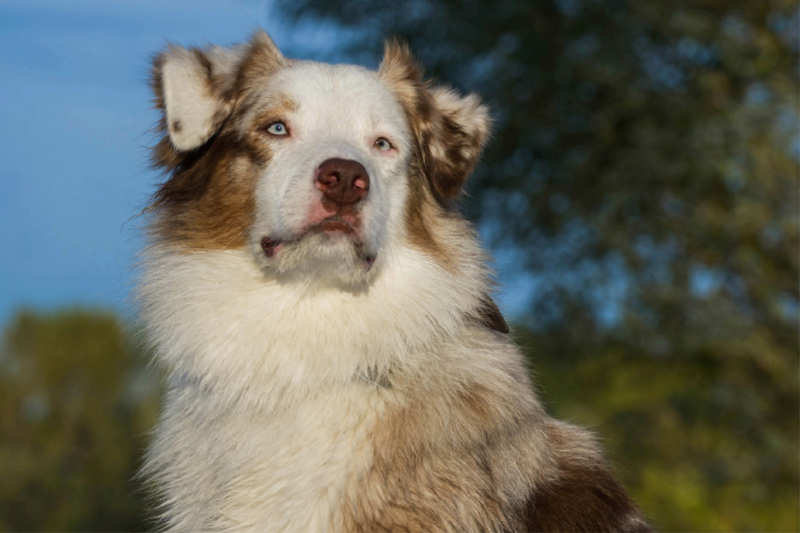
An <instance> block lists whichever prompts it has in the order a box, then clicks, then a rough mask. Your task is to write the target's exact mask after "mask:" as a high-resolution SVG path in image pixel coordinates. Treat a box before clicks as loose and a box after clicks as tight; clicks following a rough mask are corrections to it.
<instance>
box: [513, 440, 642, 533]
mask: <svg viewBox="0 0 800 533" xmlns="http://www.w3.org/2000/svg"><path fill="white" fill-rule="evenodd" d="M551 435H552V441H553V444H554V446H555V447H556V448H557V449H559V454H558V455H559V458H558V470H559V473H558V476H557V477H556V478H555V479H554V480H552V481H550V482H548V483H546V484H543V485H542V486H539V487H536V490H535V492H534V493H533V494H531V496H530V498H529V499H528V501H526V502H525V504H524V506H523V509H522V512H521V514H520V528H521V529H520V530H521V531H531V532H533V531H553V532H556V531H564V532H567V531H585V532H591V531H598V532H599V531H626V532H646V531H651V530H650V528H649V527H648V526H647V524H646V523H645V521H644V517H643V516H642V514H641V512H640V511H639V510H638V508H637V507H636V505H635V504H634V503H633V502H632V501H631V499H630V497H629V496H628V494H627V492H626V491H625V489H624V488H623V487H622V485H621V484H620V483H619V481H617V480H616V478H615V477H614V475H613V474H612V473H611V472H610V471H609V469H608V467H606V466H605V465H604V464H603V463H602V462H601V460H600V459H599V458H598V457H585V456H582V454H581V452H580V448H582V447H583V446H584V444H583V443H580V442H574V441H573V440H571V439H569V438H567V436H566V435H565V434H564V433H562V432H561V431H560V430H559V429H558V428H556V429H554V430H553V431H552V432H551Z"/></svg>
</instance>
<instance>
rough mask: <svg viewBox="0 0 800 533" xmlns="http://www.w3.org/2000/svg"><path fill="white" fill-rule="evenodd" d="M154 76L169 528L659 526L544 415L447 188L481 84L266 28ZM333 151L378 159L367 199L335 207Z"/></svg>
mask: <svg viewBox="0 0 800 533" xmlns="http://www.w3.org/2000/svg"><path fill="white" fill-rule="evenodd" d="M153 89H154V92H155V96H156V106H157V107H158V108H159V109H161V110H162V112H163V116H162V121H161V126H160V130H161V132H162V133H163V138H162V139H161V141H160V142H159V143H158V145H157V146H156V147H155V148H154V152H153V158H154V162H155V164H156V165H157V166H159V167H161V168H163V169H164V171H165V172H166V173H167V179H166V181H165V182H164V183H163V184H162V185H161V186H160V187H159V189H158V191H157V192H156V194H155V196H154V199H153V203H152V206H151V211H152V222H151V225H150V239H151V246H150V247H149V248H148V250H147V251H146V253H145V255H146V261H145V265H146V266H145V269H144V272H143V275H142V279H141V281H140V284H139V290H138V292H139V298H140V303H141V316H142V319H143V322H144V324H145V326H146V330H147V333H148V335H149V338H150V340H151V342H152V343H153V345H154V346H155V347H156V353H157V360H158V361H159V362H160V363H161V364H162V365H163V366H164V367H165V368H166V369H167V370H168V375H169V378H168V381H169V389H168V392H167V395H166V401H165V406H164V410H163V413H162V415H161V419H160V422H159V424H158V427H157V429H156V432H155V437H154V440H153V442H152V445H151V447H150V450H149V454H148V458H147V462H146V466H145V468H144V471H143V473H144V474H145V475H147V476H149V477H151V478H152V479H153V481H154V482H155V484H156V486H157V487H158V489H159V491H160V495H161V503H162V505H161V515H160V516H161V519H162V521H163V525H164V527H165V528H167V529H169V530H172V531H199V530H213V531H302V532H308V531H364V532H375V531H409V532H416V531H419V532H423V531H487V532H500V531H508V532H510V531H568V530H569V531H572V530H574V531H612V530H618V531H645V530H647V526H646V525H645V523H644V521H643V518H642V516H641V513H640V512H639V511H638V510H637V509H636V507H635V506H634V505H633V503H632V502H631V501H630V499H629V498H628V497H627V495H626V494H625V491H624V490H623V489H622V487H621V486H620V485H619V484H618V483H617V481H615V479H614V478H613V476H612V475H611V474H610V473H609V472H608V470H607V468H606V467H605V465H604V462H603V460H602V458H601V457H600V454H599V452H598V449H597V446H596V445H595V443H594V440H593V438H592V437H591V436H590V435H589V434H588V433H586V432H585V431H583V430H581V429H578V428H576V427H573V426H570V425H567V424H564V423H561V422H558V421H555V420H553V419H551V418H549V417H548V416H547V415H546V414H545V413H544V411H543V409H542V407H541V405H540V403H539V401H538V400H537V398H536V396H535V395H534V393H533V392H532V389H531V384H530V383H529V381H528V377H527V371H526V368H525V366H524V364H523V357H522V355H521V354H520V352H519V350H518V348H517V347H515V346H514V345H513V343H512V342H511V340H510V339H509V338H508V337H507V336H506V335H505V333H506V332H507V326H506V325H505V322H504V320H503V318H502V315H500V313H499V311H498V310H497V307H496V306H495V305H494V303H493V302H492V300H491V296H490V287H491V279H490V272H489V271H488V270H487V268H486V266H485V265H486V260H487V258H486V257H485V256H484V253H483V252H482V250H481V249H480V246H479V244H478V241H477V239H476V236H475V234H474V232H473V231H472V229H471V228H470V226H469V224H468V223H467V222H466V221H465V220H463V219H462V218H461V217H460V216H459V215H458V214H457V213H456V212H455V211H453V210H452V209H451V208H450V206H449V203H448V202H449V201H450V200H451V199H452V198H453V197H455V196H456V195H457V194H458V192H459V191H460V190H461V188H462V186H463V184H464V182H465V180H466V178H467V176H468V174H469V173H470V171H471V170H472V168H473V166H474V165H475V163H476V162H477V159H478V156H479V154H480V150H481V148H482V146H483V144H484V142H485V141H486V138H487V136H488V133H489V128H490V119H489V113H488V110H487V109H486V107H484V106H483V105H482V104H481V103H480V101H479V99H478V97H477V96H475V95H468V96H461V95H459V94H457V93H456V92H454V91H453V90H451V89H447V88H442V87H433V86H432V85H431V84H430V83H429V82H427V81H425V80H424V79H423V76H422V72H421V69H420V68H419V67H418V66H417V64H416V63H415V62H414V60H413V58H412V57H411V55H410V54H409V52H408V50H407V49H406V48H405V47H403V46H400V45H398V44H396V43H390V44H389V45H387V48H386V54H385V58H384V61H383V63H382V65H381V67H380V69H379V70H378V71H377V72H372V71H369V70H366V69H363V68H360V67H355V66H348V65H340V66H331V65H324V64H318V63H311V62H300V61H293V60H289V59H286V58H284V57H283V56H282V55H281V54H280V52H279V51H278V49H277V48H276V47H275V45H274V44H273V43H272V41H271V40H270V39H269V37H267V36H266V34H264V33H260V32H259V33H257V34H256V35H254V36H253V38H252V39H251V40H250V42H248V43H247V44H245V45H242V46H239V47H235V48H232V49H222V48H210V49H206V50H199V49H192V50H187V49H183V48H180V47H171V48H169V49H168V50H166V51H165V52H164V53H163V54H161V55H160V56H158V57H157V58H156V59H155V61H154V68H153ZM276 124H280V125H281V126H282V127H283V129H281V128H280V127H279V128H277V129H276V128H275V125H276ZM382 140H385V141H387V143H388V144H385V143H383V142H382ZM387 146H390V148H389V149H386V147H387ZM331 158H340V159H348V160H353V161H358V162H359V163H360V164H361V165H363V168H364V169H365V171H366V172H367V173H368V174H369V190H368V193H367V195H366V197H365V198H364V199H363V200H362V201H359V202H358V203H356V204H354V205H344V204H338V206H334V207H331V206H330V205H329V204H330V202H327V203H326V201H323V200H324V199H323V198H322V194H321V193H320V190H321V189H320V186H319V184H318V176H319V172H320V167H321V164H322V163H323V162H324V161H326V160H329V159H331Z"/></svg>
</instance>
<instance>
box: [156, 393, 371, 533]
mask: <svg viewBox="0 0 800 533" xmlns="http://www.w3.org/2000/svg"><path fill="white" fill-rule="evenodd" d="M385 394H386V392H385V391H383V390H382V389H380V388H379V387H377V386H375V385H372V384H369V383H366V382H364V383H359V382H357V381H356V382H353V383H352V384H351V385H350V386H346V387H340V388H338V390H336V391H326V392H321V393H320V394H318V395H315V396H314V397H310V398H308V399H306V400H305V401H302V402H298V403H295V404H293V405H291V406H287V408H284V409H279V410H277V411H273V412H270V413H266V412H264V411H252V410H248V409H242V408H240V407H236V408H225V407H223V406H221V405H219V404H215V403H214V402H209V401H208V400H209V398H208V397H207V395H206V394H205V393H203V392H201V391H200V389H198V388H196V387H195V386H194V385H190V386H187V387H184V388H182V389H181V390H174V391H173V396H172V401H171V402H170V403H169V405H168V407H167V409H166V412H165V413H164V415H163V417H162V421H161V427H160V430H159V433H158V437H157V439H156V442H155V444H154V446H153V448H152V450H151V467H154V466H155V467H158V468H159V470H161V477H162V481H163V482H164V488H165V489H166V491H167V493H168V497H169V499H171V500H173V502H172V503H173V506H172V509H171V510H170V515H171V516H172V518H171V523H172V525H173V526H175V529H178V530H199V529H213V530H217V531H266V530H269V531H329V530H331V529H332V528H333V526H334V524H335V522H336V519H337V508H338V505H339V503H340V500H341V496H342V493H343V492H344V491H345V489H346V488H347V486H348V485H351V484H354V483H358V481H359V478H360V477H362V476H363V475H364V474H365V473H366V472H367V470H368V469H369V467H370V465H371V460H372V452H371V450H372V448H371V442H370V434H371V432H372V428H373V426H374V424H376V423H378V422H379V420H380V418H381V414H382V412H383V409H384V402H383V397H384V396H385Z"/></svg>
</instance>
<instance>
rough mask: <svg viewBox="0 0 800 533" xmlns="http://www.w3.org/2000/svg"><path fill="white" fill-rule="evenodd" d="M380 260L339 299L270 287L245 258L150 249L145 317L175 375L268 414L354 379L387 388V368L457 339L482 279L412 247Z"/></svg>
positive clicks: (313, 289) (417, 360)
mask: <svg viewBox="0 0 800 533" xmlns="http://www.w3.org/2000/svg"><path fill="white" fill-rule="evenodd" d="M385 253H386V255H385V256H384V257H383V258H382V259H383V261H382V262H381V265H380V268H381V270H380V272H377V273H376V276H375V279H374V281H373V282H372V283H371V284H370V286H369V287H366V288H363V289H362V290H358V291H343V290H341V289H340V288H337V287H326V286H321V285H319V284H316V283H312V282H310V281H309V282H307V283H303V282H302V280H297V281H295V282H293V283H285V282H279V281H278V280H276V279H271V278H270V277H269V275H268V274H265V272H264V271H262V270H261V269H259V268H258V266H257V265H256V264H255V262H254V261H253V259H252V256H251V254H250V252H248V251H246V250H225V251H206V252H197V253H185V252H184V253H181V252H179V251H177V250H173V249H169V248H165V247H162V248H159V247H155V248H153V251H152V252H151V255H150V257H148V259H147V260H146V262H145V268H144V271H143V275H142V279H141V283H140V286H139V300H140V306H141V315H142V319H143V322H144V325H145V329H146V331H147V334H148V337H149V339H150V341H151V342H152V343H153V344H154V345H155V347H156V350H157V357H158V358H159V360H160V362H162V363H163V364H164V365H165V366H166V368H167V370H168V371H169V372H170V373H173V374H175V375H182V376H188V377H190V378H191V380H193V381H197V382H198V383H203V384H204V385H206V386H210V387H213V388H214V389H215V391H216V393H217V394H222V395H223V396H226V397H228V398H230V399H237V400H238V399H246V400H247V402H248V403H257V404H264V405H267V406H271V405H276V404H277V403H279V402H281V401H283V400H285V399H288V398H295V399H296V398H297V397H298V396H303V395H306V394H313V393H315V392H316V391H319V390H322V389H324V388H326V387H330V386H338V385H343V384H347V383H352V382H353V380H354V378H358V376H366V377H367V381H368V382H371V383H373V384H377V385H378V386H387V385H388V384H390V383H391V380H390V379H389V378H388V376H389V373H390V371H391V369H397V368H398V367H401V366H403V365H419V364H425V362H426V358H430V357H431V356H432V353H431V352H432V350H433V351H435V349H436V347H437V346H441V345H443V344H444V343H447V342H448V340H451V339H452V338H453V337H455V336H458V335H460V334H461V332H462V330H463V328H464V326H465V321H467V320H468V317H469V316H470V314H471V313H473V311H474V310H475V309H478V308H480V307H481V305H482V302H481V301H480V299H479V295H480V288H481V287H483V286H485V285H484V284H485V279H483V275H484V273H483V271H481V270H473V271H472V272H471V274H470V272H461V273H460V275H458V276H454V275H453V273H452V272H449V271H447V270H446V269H444V268H442V267H441V266H440V265H438V264H437V263H436V262H435V261H433V260H431V259H430V258H429V257H428V256H426V255H425V254H424V253H423V252H419V251H417V250H415V249H413V248H410V247H395V248H394V249H391V250H386V252H385ZM473 284H474V287H473V286H471V285H473ZM399 358H402V360H401V359H399ZM370 376H371V377H370ZM373 378H374V379H373ZM361 381H362V382H363V381H364V380H363V379H362V380H361Z"/></svg>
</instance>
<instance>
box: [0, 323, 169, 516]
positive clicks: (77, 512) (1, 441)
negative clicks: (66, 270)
mask: <svg viewBox="0 0 800 533" xmlns="http://www.w3.org/2000/svg"><path fill="white" fill-rule="evenodd" d="M157 400H158V394H157V387H156V381H155V380H154V378H153V376H151V375H150V374H149V373H148V372H147V368H146V363H145V362H144V361H143V359H142V357H141V354H140V353H139V351H138V350H136V349H135V348H133V347H132V345H131V343H130V342H129V341H128V339H127V338H126V335H125V334H124V331H123V329H122V327H121V325H120V322H119V320H118V319H117V318H116V317H115V316H114V315H112V314H110V313H104V312H89V311H66V312H61V313H57V314H52V315H36V314H32V313H25V312H24V313H21V314H19V315H18V316H17V317H16V319H15V320H14V321H13V322H12V323H11V324H10V325H9V327H8V328H7V330H6V331H5V335H4V337H3V343H2V347H0V479H2V483H0V530H4V531H137V530H138V531H142V530H147V529H148V527H147V523H146V522H145V520H146V518H145V513H144V501H143V500H144V496H143V494H142V492H141V491H140V490H139V487H138V485H137V484H136V483H135V482H134V481H133V477H134V473H135V469H136V467H137V466H138V461H139V457H140V456H141V453H142V451H143V450H144V446H145V442H144V439H145V436H146V435H145V434H146V432H147V431H148V429H149V428H150V425H151V423H152V422H153V421H154V418H155V414H156V410H157V406H158V403H157Z"/></svg>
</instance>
